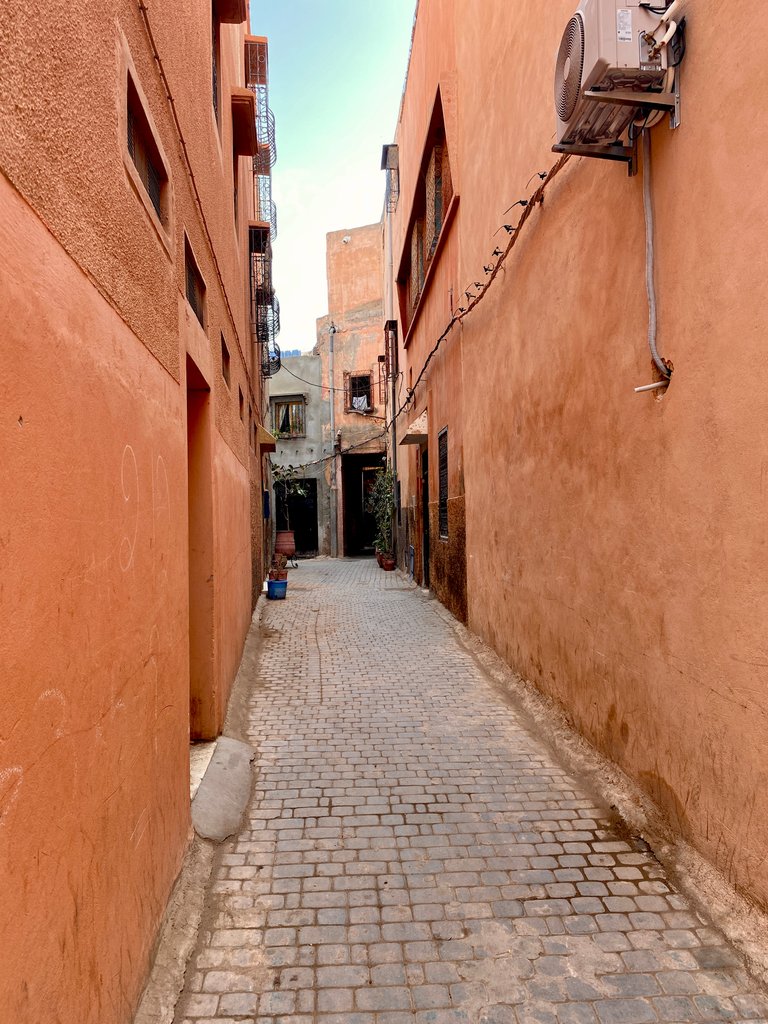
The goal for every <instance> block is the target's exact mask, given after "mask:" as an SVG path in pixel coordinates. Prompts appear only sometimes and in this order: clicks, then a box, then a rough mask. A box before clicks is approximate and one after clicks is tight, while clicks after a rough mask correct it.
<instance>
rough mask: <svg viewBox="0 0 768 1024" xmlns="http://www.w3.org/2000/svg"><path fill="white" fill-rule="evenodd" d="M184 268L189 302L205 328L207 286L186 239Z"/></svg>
mask: <svg viewBox="0 0 768 1024" xmlns="http://www.w3.org/2000/svg"><path fill="white" fill-rule="evenodd" d="M184 268H185V270H186V277H187V302H188V303H189V304H190V306H191V307H192V311H193V312H194V314H195V316H196V317H197V319H198V320H199V321H200V326H201V327H205V285H204V284H203V279H202V277H201V276H200V271H199V270H198V269H197V264H196V263H195V257H194V256H193V255H192V249H191V248H190V245H189V242H188V241H187V240H186V239H185V240H184Z"/></svg>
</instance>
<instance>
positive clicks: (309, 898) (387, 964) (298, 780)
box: [176, 559, 768, 1024]
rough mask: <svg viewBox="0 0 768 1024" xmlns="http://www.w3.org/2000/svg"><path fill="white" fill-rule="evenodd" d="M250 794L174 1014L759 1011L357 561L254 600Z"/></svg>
mask: <svg viewBox="0 0 768 1024" xmlns="http://www.w3.org/2000/svg"><path fill="white" fill-rule="evenodd" d="M261 629H262V633H263V640H262V649H261V656H260V664H259V666H258V676H257V678H258V680H260V681H259V682H255V683H254V685H255V687H256V688H255V689H254V690H253V692H252V696H251V698H250V715H249V730H250V735H249V739H250V742H251V743H252V745H253V747H254V748H255V750H256V752H257V759H256V763H255V766H254V768H255V779H256V781H255V787H254V793H253V797H252V801H251V803H250V806H249V809H248V810H247V812H246V815H245V820H244V823H243V828H242V831H241V832H240V834H239V835H238V836H237V837H235V838H233V839H231V840H229V841H228V842H225V843H224V844H222V845H221V846H220V847H219V850H218V853H217V856H216V862H215V866H214V871H213V877H212V880H211V885H210V888H209V893H208V900H207V906H206V911H205V915H204V927H203V929H202V930H201V934H200V938H199V944H198V948H197V950H196V952H195V954H194V955H193V958H192V960H191V961H190V964H189V966H188V969H187V976H186V987H185V990H184V993H183V994H182V997H181V1000H180V1002H179V1004H178V1008H177V1014H176V1022H177V1024H203V1022H205V1021H232V1022H234V1021H247V1022H253V1021H255V1022H258V1024H288V1022H291V1024H310V1022H312V1021H319V1022H324V1024H342V1022H343V1024H405V1022H406V1021H411V1022H417V1024H460V1022H468V1024H470V1022H471V1024H529V1022H537V1024H589V1022H599V1024H643V1022H646V1021H657V1020H659V1021H709V1020H724V1019H728V1020H742V1021H746V1020H751V1021H761V1020H762V1021H765V1020H766V1018H768V1002H766V999H765V996H764V995H760V993H759V988H758V986H757V985H756V984H755V983H754V982H753V981H752V980H751V979H750V978H749V976H748V975H747V973H746V972H745V970H744V969H743V968H742V967H741V965H740V961H739V959H738V958H737V957H736V955H735V954H734V953H733V952H732V951H731V949H730V948H729V947H728V946H727V945H725V944H724V941H723V940H722V939H721V937H720V935H719V934H718V933H717V932H716V931H715V930H714V929H713V928H711V927H709V926H708V925H707V924H706V923H705V922H703V921H702V920H701V919H700V918H698V917H697V916H696V914H695V913H693V912H692V910H691V909H689V907H688V906H687V904H686V901H685V899H684V898H683V897H682V896H680V895H679V894H678V893H676V892H675V891H674V890H673V888H672V887H671V884H670V883H669V882H668V881H666V880H665V877H664V872H663V870H662V868H661V867H660V866H659V864H658V862H657V861H656V860H655V859H654V858H653V856H652V855H651V854H650V853H649V852H648V851H647V848H645V847H644V846H643V845H642V844H640V843H636V844H635V843H633V842H631V841H629V842H628V841H625V839H624V838H621V836H620V833H619V832H618V831H617V829H616V828H615V827H614V826H612V824H611V823H610V821H609V819H608V815H607V810H606V808H605V807H601V806H599V803H598V802H596V800H595V798H594V796H591V795H590V793H589V792H588V790H587V788H586V787H585V786H584V785H582V784H580V783H579V781H578V780H575V779H573V778H571V777H569V775H568V774H567V772H566V771H565V770H564V769H563V768H562V767H561V766H559V765H558V763H557V761H556V759H555V758H554V757H553V756H552V754H551V753H549V752H548V750H547V749H546V748H545V746H544V745H543V744H542V743H541V742H540V741H539V740H538V739H537V738H536V737H535V736H532V735H530V734H529V733H528V732H527V731H526V729H525V728H524V726H523V725H522V724H521V721H520V718H519V716H518V714H517V713H516V711H515V709H514V707H513V706H512V705H511V704H510V702H509V701H508V700H507V699H506V697H505V696H504V694H502V693H501V692H500V691H499V690H498V689H497V688H496V687H495V685H494V684H492V683H491V682H490V681H489V680H488V678H487V677H486V675H485V673H484V672H483V671H482V669H481V668H480V667H479V665H478V664H477V662H476V661H475V659H474V658H473V657H472V655H471V654H470V653H469V652H468V651H467V650H466V649H465V648H464V647H463V646H462V644H461V642H460V640H459V638H458V636H457V633H456V632H455V631H454V629H453V628H452V625H451V623H450V621H449V620H448V618H447V616H446V614H445V613H444V612H443V611H442V610H440V608H439V606H438V605H437V603H436V602H434V601H430V600H428V599H426V598H425V597H424V596H423V595H422V594H421V593H420V592H419V591H418V590H417V589H414V588H413V587H412V586H411V585H410V584H408V583H406V582H405V581H404V580H403V579H402V578H401V577H400V576H399V575H396V574H395V573H383V572H381V571H380V570H379V569H378V568H377V566H376V564H375V562H374V561H373V560H353V561H350V560H345V561H330V560H322V559H321V560H318V561H315V562H312V563H308V562H304V563H302V564H301V566H300V568H299V569H297V570H294V571H293V572H292V573H291V582H290V587H289V596H288V599H287V600H286V601H284V602H273V603H268V605H267V607H266V609H265V610H264V613H263V617H262V620H261Z"/></svg>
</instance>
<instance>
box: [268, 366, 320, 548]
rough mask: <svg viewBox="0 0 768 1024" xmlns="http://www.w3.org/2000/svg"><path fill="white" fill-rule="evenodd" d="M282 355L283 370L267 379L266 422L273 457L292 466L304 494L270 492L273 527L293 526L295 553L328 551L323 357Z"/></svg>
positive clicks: (279, 462)
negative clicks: (273, 447) (273, 444)
mask: <svg viewBox="0 0 768 1024" xmlns="http://www.w3.org/2000/svg"><path fill="white" fill-rule="evenodd" d="M295 351H296V352H297V353H298V354H297V355H293V356H291V355H289V354H287V353H285V352H284V353H283V355H282V368H281V369H280V371H279V373H277V374H276V375H275V376H274V377H272V379H271V380H270V384H269V406H270V413H269V415H270V426H271V430H272V433H273V434H274V436H275V439H276V442H277V450H276V452H275V454H274V455H273V456H272V461H273V462H274V463H275V464H277V465H279V466H296V467H297V468H298V472H297V480H300V481H301V488H302V490H303V491H304V494H293V495H290V496H289V497H288V499H287V505H288V507H287V508H286V496H285V493H284V491H283V490H281V488H279V487H278V488H277V489H276V491H275V495H274V497H275V508H274V516H273V520H274V525H275V527H276V529H278V530H285V529H292V530H293V531H294V534H295V541H296V550H297V553H298V554H299V555H300V556H312V555H317V554H320V555H328V554H330V550H331V535H330V486H329V483H328V479H327V468H328V461H327V457H328V455H329V453H330V450H331V445H330V438H329V433H328V427H327V425H328V423H329V422H330V400H329V397H328V392H327V389H325V388H323V384H322V360H321V359H320V356H319V355H316V354H315V353H307V354H306V355H302V354H301V353H300V351H299V350H298V349H296V350H295Z"/></svg>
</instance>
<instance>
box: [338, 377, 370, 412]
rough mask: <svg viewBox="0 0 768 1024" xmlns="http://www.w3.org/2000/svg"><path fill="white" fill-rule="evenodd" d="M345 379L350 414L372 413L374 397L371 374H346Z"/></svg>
mask: <svg viewBox="0 0 768 1024" xmlns="http://www.w3.org/2000/svg"><path fill="white" fill-rule="evenodd" d="M344 378H345V381H344V384H345V388H344V390H345V392H346V395H345V397H346V400H347V405H346V407H347V409H348V410H349V411H350V412H371V410H372V409H373V401H372V397H373V396H372V394H371V375H370V373H346V374H344Z"/></svg>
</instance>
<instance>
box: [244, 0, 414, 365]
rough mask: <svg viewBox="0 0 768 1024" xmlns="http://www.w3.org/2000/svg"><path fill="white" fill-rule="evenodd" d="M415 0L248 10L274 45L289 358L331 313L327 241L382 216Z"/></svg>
mask: <svg viewBox="0 0 768 1024" xmlns="http://www.w3.org/2000/svg"><path fill="white" fill-rule="evenodd" d="M415 8H416V0H328V2H326V3H322V2H320V0H273V2H264V0H251V30H252V32H253V33H254V34H255V35H265V36H267V37H268V38H269V103H270V106H271V107H272V110H273V111H274V114H275V120H276V123H277V154H278V159H277V164H276V166H275V167H274V168H273V172H272V174H273V184H272V191H273V198H274V200H275V202H276V204H277V222H278V237H277V239H276V240H275V243H274V257H275V258H274V280H275V290H276V292H277V296H278V299H279V300H280V312H281V321H282V331H281V333H280V336H279V337H278V343H279V345H280V347H281V348H283V349H292V348H300V349H302V350H304V351H308V350H309V349H311V348H312V346H313V345H314V343H315V320H316V318H317V317H319V316H323V315H324V314H325V313H326V312H327V311H328V309H327V307H328V302H327V291H326V281H325V235H326V232H328V231H336V230H338V229H340V228H352V227H358V226H359V225H362V224H370V223H373V222H374V221H377V220H378V219H379V217H380V216H381V210H382V205H383V201H384V173H383V172H382V171H381V170H380V169H379V167H380V161H381V147H382V145H383V144H384V143H386V142H391V141H392V139H393V137H394V133H395V127H396V124H397V114H398V110H399V107H400V97H401V94H402V89H403V83H404V80H405V72H406V67H407V62H408V51H409V48H410V42H411V29H412V27H413V15H414V11H415Z"/></svg>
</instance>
